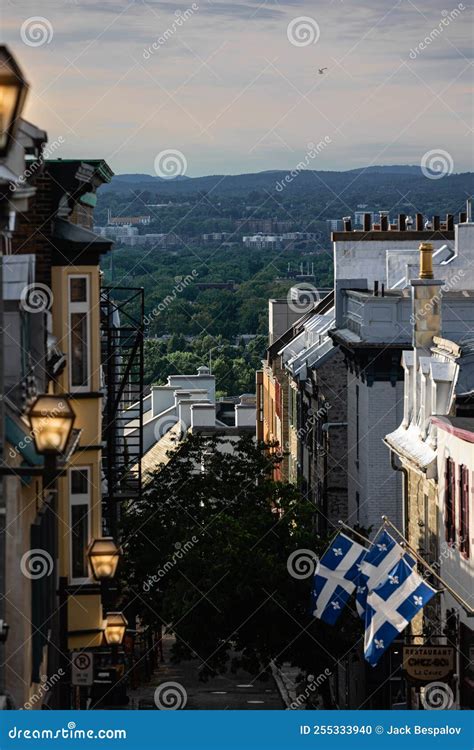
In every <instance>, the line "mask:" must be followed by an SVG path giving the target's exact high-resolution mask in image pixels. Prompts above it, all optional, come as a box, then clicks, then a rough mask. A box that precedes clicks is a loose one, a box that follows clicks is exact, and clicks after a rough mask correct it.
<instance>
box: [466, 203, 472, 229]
mask: <svg viewBox="0 0 474 750" xmlns="http://www.w3.org/2000/svg"><path fill="white" fill-rule="evenodd" d="M466 221H467V222H469V224H470V223H471V221H472V198H468V199H467V201H466Z"/></svg>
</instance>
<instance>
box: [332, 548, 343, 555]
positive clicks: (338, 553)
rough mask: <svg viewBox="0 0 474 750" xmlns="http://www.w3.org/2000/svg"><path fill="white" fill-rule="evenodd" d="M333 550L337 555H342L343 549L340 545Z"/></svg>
mask: <svg viewBox="0 0 474 750" xmlns="http://www.w3.org/2000/svg"><path fill="white" fill-rule="evenodd" d="M332 551H333V552H334V555H335V556H336V557H340V556H341V555H342V549H341V548H340V547H333V548H332Z"/></svg>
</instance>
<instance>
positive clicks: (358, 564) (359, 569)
mask: <svg viewBox="0 0 474 750" xmlns="http://www.w3.org/2000/svg"><path fill="white" fill-rule="evenodd" d="M356 568H357V570H358V571H359V573H360V571H361V570H362V565H361V564H360V563H357V564H356Z"/></svg>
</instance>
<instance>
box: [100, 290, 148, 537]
mask: <svg viewBox="0 0 474 750" xmlns="http://www.w3.org/2000/svg"><path fill="white" fill-rule="evenodd" d="M143 318H144V293H143V289H133V288H129V287H103V288H102V289H101V342H102V369H103V378H104V390H105V402H104V411H103V428H102V440H103V445H104V447H103V452H102V471H103V492H102V497H103V504H104V512H103V518H104V533H105V534H107V535H111V536H113V537H114V538H115V539H116V538H117V526H118V522H119V519H120V506H121V503H122V502H124V501H134V500H137V499H139V498H140V494H141V486H142V482H141V459H142V455H143Z"/></svg>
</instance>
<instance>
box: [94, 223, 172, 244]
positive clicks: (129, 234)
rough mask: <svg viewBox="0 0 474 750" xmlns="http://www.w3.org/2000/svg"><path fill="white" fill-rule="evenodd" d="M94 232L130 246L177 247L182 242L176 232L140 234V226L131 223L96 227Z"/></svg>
mask: <svg viewBox="0 0 474 750" xmlns="http://www.w3.org/2000/svg"><path fill="white" fill-rule="evenodd" d="M94 232H95V233H96V234H98V235H100V236H101V237H107V238H108V239H111V240H114V242H115V243H116V244H117V245H127V246H129V247H136V246H146V245H151V246H152V247H175V246H176V245H179V244H180V242H181V239H180V238H179V237H178V235H177V234H175V233H174V232H169V233H168V234H166V233H164V232H161V233H159V232H157V233H153V234H152V233H150V234H139V233H138V227H132V226H130V225H125V226H106V227H94Z"/></svg>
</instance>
